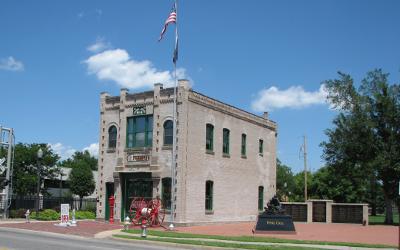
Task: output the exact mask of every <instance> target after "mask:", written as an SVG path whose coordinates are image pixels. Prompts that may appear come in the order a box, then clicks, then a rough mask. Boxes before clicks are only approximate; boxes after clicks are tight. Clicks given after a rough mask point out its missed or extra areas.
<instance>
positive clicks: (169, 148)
mask: <svg viewBox="0 0 400 250" xmlns="http://www.w3.org/2000/svg"><path fill="white" fill-rule="evenodd" d="M161 149H162V150H171V149H172V145H164V146H162V148H161Z"/></svg>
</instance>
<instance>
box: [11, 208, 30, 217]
mask: <svg viewBox="0 0 400 250" xmlns="http://www.w3.org/2000/svg"><path fill="white" fill-rule="evenodd" d="M26 210H27V209H24V208H20V209H17V210H10V218H13V219H14V218H25V213H26Z"/></svg>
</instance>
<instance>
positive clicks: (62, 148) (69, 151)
mask: <svg viewBox="0 0 400 250" xmlns="http://www.w3.org/2000/svg"><path fill="white" fill-rule="evenodd" d="M48 146H49V147H50V148H51V149H52V150H53V151H54V153H56V154H58V155H59V156H60V157H61V160H66V159H68V158H70V157H71V156H72V155H73V154H74V153H75V152H76V151H77V150H76V149H74V148H73V147H70V146H66V145H63V144H62V143H61V142H57V143H54V144H52V143H49V144H48ZM85 150H87V151H89V153H90V155H91V156H94V157H97V156H98V155H99V144H98V143H92V144H90V145H89V146H87V147H84V148H83V149H82V150H81V151H85Z"/></svg>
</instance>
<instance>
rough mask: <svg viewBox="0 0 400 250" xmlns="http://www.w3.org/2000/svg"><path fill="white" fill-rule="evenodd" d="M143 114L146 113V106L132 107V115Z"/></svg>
mask: <svg viewBox="0 0 400 250" xmlns="http://www.w3.org/2000/svg"><path fill="white" fill-rule="evenodd" d="M145 114H146V107H134V108H133V115H145Z"/></svg>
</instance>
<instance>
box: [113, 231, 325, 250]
mask: <svg viewBox="0 0 400 250" xmlns="http://www.w3.org/2000/svg"><path fill="white" fill-rule="evenodd" d="M113 236H114V237H117V238H123V239H133V240H149V241H158V242H168V243H177V244H185V245H186V244H187V245H197V246H210V247H227V248H241V249H256V250H296V249H300V250H321V249H322V248H310V247H298V246H260V245H247V244H241V243H230V242H217V241H202V240H201V239H199V240H193V239H191V240H185V239H173V238H142V237H139V236H133V235H132V236H130V235H118V234H117V235H113Z"/></svg>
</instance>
